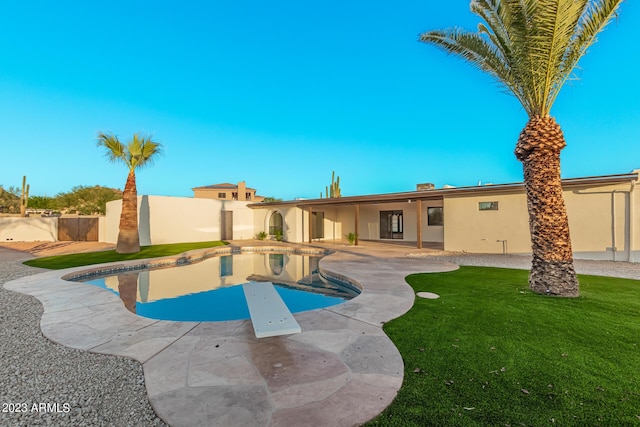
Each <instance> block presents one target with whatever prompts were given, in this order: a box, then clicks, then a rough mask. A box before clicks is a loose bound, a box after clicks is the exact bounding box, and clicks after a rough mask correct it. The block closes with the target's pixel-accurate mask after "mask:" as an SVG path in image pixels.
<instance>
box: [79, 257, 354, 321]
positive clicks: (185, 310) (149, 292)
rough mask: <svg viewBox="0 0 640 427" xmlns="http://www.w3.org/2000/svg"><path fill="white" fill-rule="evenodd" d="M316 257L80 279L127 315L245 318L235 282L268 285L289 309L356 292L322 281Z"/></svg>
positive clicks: (225, 261)
mask: <svg viewBox="0 0 640 427" xmlns="http://www.w3.org/2000/svg"><path fill="white" fill-rule="evenodd" d="M319 260H320V258H319V257H314V256H302V255H290V254H274V253H266V254H236V255H233V256H222V257H213V258H209V259H206V260H204V261H201V262H197V263H194V264H186V265H181V266H175V267H164V268H157V269H151V270H139V271H127V272H123V273H120V274H116V275H112V276H106V277H102V278H97V279H95V278H94V279H91V280H84V281H86V282H88V283H91V284H93V285H97V286H100V287H103V288H106V289H109V290H111V291H112V292H114V293H116V294H118V295H119V296H120V298H121V299H122V301H123V304H124V306H125V307H126V308H127V310H129V311H131V312H132V313H136V314H138V315H141V316H145V317H150V318H154V319H167V320H193V321H203V320H204V321H206V320H232V319H246V318H248V308H247V307H246V301H245V300H244V293H243V292H242V287H241V286H235V285H239V284H243V283H247V282H271V283H273V284H274V285H275V286H276V290H277V291H278V293H279V294H280V296H281V297H282V299H283V300H284V301H285V304H287V306H288V307H289V309H290V310H291V311H292V312H294V313H295V312H299V311H305V310H312V309H316V308H322V307H327V306H330V305H335V304H338V303H340V302H342V301H344V300H346V299H351V298H353V297H355V296H357V295H358V294H359V291H358V290H357V289H354V288H350V287H348V286H343V285H339V284H336V283H333V282H327V281H325V280H323V278H322V277H320V275H319V274H318V263H319ZM158 311H161V312H162V313H159V314H158V313H157V312H158ZM166 312H171V313H170V314H166Z"/></svg>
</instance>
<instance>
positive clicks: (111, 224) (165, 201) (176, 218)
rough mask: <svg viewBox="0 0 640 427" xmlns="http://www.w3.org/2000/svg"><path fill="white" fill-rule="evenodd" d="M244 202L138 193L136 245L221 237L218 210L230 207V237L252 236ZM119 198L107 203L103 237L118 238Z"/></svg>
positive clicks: (250, 223) (249, 215) (109, 239)
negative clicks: (137, 238)
mask: <svg viewBox="0 0 640 427" xmlns="http://www.w3.org/2000/svg"><path fill="white" fill-rule="evenodd" d="M247 204H248V203H247V202H238V201H224V200H212V199H196V198H187V197H168V196H138V229H139V235H140V245H143V246H146V245H157V244H163V243H184V242H206V241H212V240H221V228H220V226H221V212H222V211H223V210H230V211H233V238H234V239H238V240H239V239H250V238H252V237H253V234H254V233H253V211H252V210H251V209H249V208H247ZM121 210H122V200H114V201H112V202H109V203H107V215H106V219H105V233H104V239H105V241H106V242H110V243H115V242H116V241H117V239H118V230H119V224H120V212H121Z"/></svg>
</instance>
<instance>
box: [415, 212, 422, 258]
mask: <svg viewBox="0 0 640 427" xmlns="http://www.w3.org/2000/svg"><path fill="white" fill-rule="evenodd" d="M416 210H417V211H418V212H417V214H418V215H417V216H416V217H417V218H418V224H417V226H418V229H417V230H416V236H417V239H418V249H422V200H416Z"/></svg>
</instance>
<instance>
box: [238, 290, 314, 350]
mask: <svg viewBox="0 0 640 427" xmlns="http://www.w3.org/2000/svg"><path fill="white" fill-rule="evenodd" d="M242 290H243V291H244V296H245V298H246V300H247V306H248V307H249V314H250V315H251V323H252V324H253V330H254V332H255V334H256V338H266V337H275V336H278V335H290V334H299V333H300V332H302V329H300V325H299V324H298V322H296V319H295V318H294V317H293V314H291V312H290V311H289V309H288V308H287V306H286V304H285V303H284V301H282V298H280V295H279V294H278V292H277V291H276V288H274V287H273V284H271V283H269V282H260V283H258V282H250V283H245V284H243V285H242Z"/></svg>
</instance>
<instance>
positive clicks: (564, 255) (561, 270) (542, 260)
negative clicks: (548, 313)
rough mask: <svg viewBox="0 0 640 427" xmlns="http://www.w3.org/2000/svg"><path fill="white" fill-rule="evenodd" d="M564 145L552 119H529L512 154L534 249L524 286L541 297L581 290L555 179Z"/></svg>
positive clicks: (566, 222) (560, 187)
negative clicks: (524, 194) (520, 174)
mask: <svg viewBox="0 0 640 427" xmlns="http://www.w3.org/2000/svg"><path fill="white" fill-rule="evenodd" d="M565 146H566V142H565V140H564V136H563V134H562V130H561V129H560V126H558V124H557V123H556V121H555V120H554V119H553V117H549V116H547V117H539V116H534V117H531V118H530V119H529V122H528V123H527V125H526V126H525V128H524V130H523V131H522V133H521V134H520V138H519V139H518V144H517V146H516V150H515V154H516V157H517V158H518V160H520V161H521V162H522V165H523V169H524V183H525V188H526V191H527V207H528V210H529V229H530V231H531V244H532V250H533V262H532V264H531V272H530V274H529V286H530V288H531V290H533V291H534V292H538V293H541V294H548V295H558V296H566V297H575V296H578V295H579V293H580V291H579V288H578V280H577V278H576V272H575V270H574V267H573V252H572V250H571V238H570V236H569V219H568V217H567V210H566V207H565V204H564V199H563V197H562V182H561V180H560V150H562V149H563V148H564V147H565Z"/></svg>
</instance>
